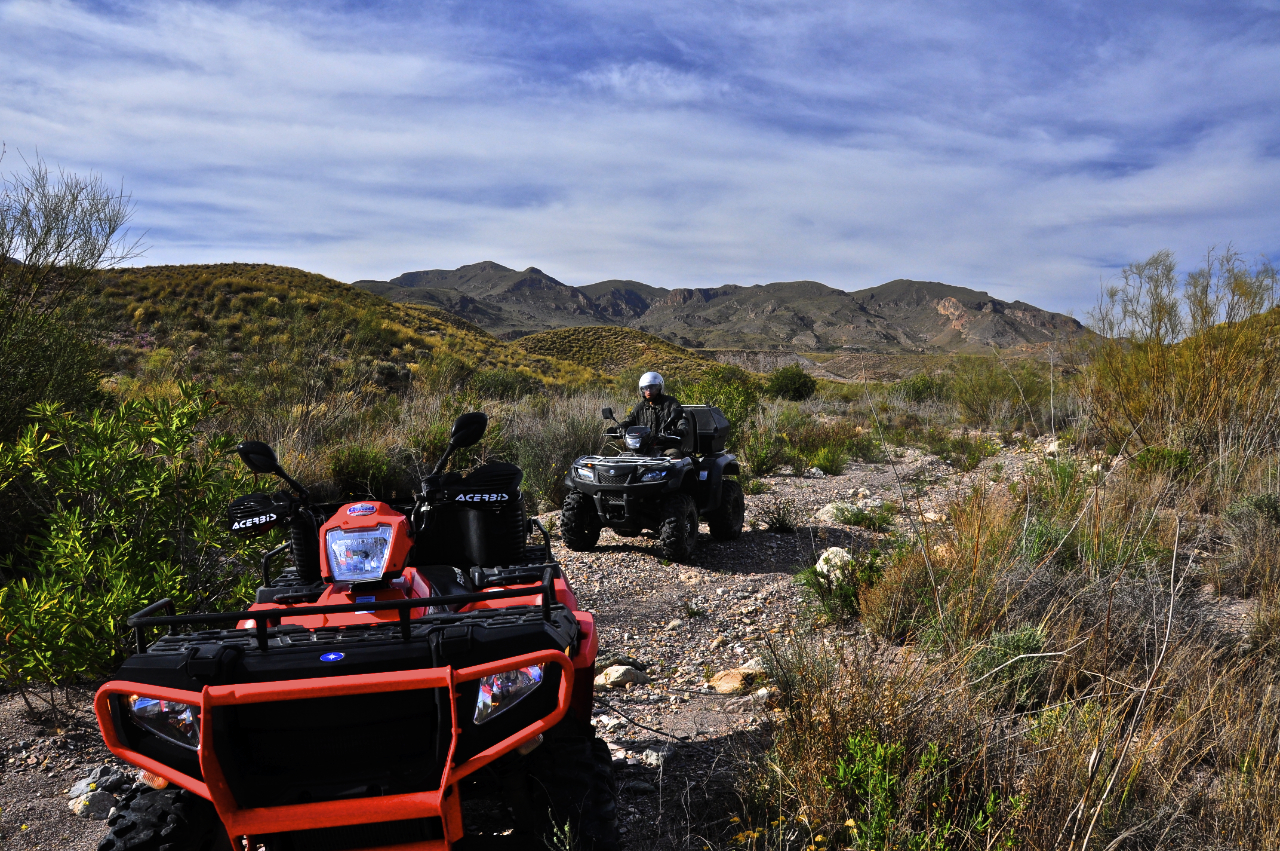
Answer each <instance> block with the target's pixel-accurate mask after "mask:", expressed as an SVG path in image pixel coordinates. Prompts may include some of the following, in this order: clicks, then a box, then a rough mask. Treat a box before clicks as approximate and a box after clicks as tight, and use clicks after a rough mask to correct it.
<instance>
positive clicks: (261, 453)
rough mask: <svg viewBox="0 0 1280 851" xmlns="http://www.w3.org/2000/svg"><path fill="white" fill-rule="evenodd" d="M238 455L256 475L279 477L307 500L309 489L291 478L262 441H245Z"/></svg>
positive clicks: (239, 447) (237, 449)
mask: <svg viewBox="0 0 1280 851" xmlns="http://www.w3.org/2000/svg"><path fill="white" fill-rule="evenodd" d="M236 454H237V455H239V456H240V460H241V461H243V462H244V465H245V466H246V467H248V468H249V469H250V470H252V471H253V472H255V473H259V474H261V475H264V476H279V477H280V478H281V479H283V480H284V481H285V483H286V484H287V485H289V487H291V488H293V489H294V490H295V491H297V492H298V495H299V496H301V497H302V498H303V499H306V498H307V489H306V488H304V487H303V486H302V485H300V484H298V483H297V482H295V481H294V480H293V479H291V478H289V474H288V473H286V472H285V471H284V468H283V467H281V466H280V460H279V459H278V458H276V453H275V452H273V451H272V449H271V447H270V446H267V444H265V443H263V442H262V441H261V440H245V441H242V442H241V443H240V445H239V446H237V447H236Z"/></svg>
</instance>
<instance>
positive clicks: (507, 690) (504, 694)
mask: <svg viewBox="0 0 1280 851" xmlns="http://www.w3.org/2000/svg"><path fill="white" fill-rule="evenodd" d="M542 668H543V666H542V665H530V666H528V667H527V668H519V669H517V670H515V671H503V672H502V673H501V674H494V675H493V676H490V677H485V678H484V679H482V680H480V694H479V696H477V697H476V717H475V723H477V724H483V723H484V722H486V721H488V720H489V719H490V718H494V717H496V716H497V715H498V714H500V713H502V712H506V711H507V710H508V709H510V708H511V707H512V706H515V705H516V704H517V703H519V702H520V701H521V700H522V699H523V698H524V697H525V695H527V694H530V693H531V692H532V691H533V690H534V689H536V688H537V687H538V684H539V683H541V682H542Z"/></svg>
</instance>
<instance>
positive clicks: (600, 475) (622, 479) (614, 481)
mask: <svg viewBox="0 0 1280 851" xmlns="http://www.w3.org/2000/svg"><path fill="white" fill-rule="evenodd" d="M596 478H597V480H599V482H600V484H602V485H625V484H626V483H627V479H629V478H631V475H630V474H629V473H623V474H622V475H621V476H611V475H609V474H608V473H606V472H603V471H602V470H600V469H599V468H598V467H597V468H596Z"/></svg>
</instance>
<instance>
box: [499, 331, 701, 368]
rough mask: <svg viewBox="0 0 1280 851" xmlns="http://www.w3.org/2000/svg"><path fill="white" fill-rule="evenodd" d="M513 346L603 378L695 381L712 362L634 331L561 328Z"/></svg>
mask: <svg viewBox="0 0 1280 851" xmlns="http://www.w3.org/2000/svg"><path fill="white" fill-rule="evenodd" d="M515 345H517V346H519V347H520V348H522V349H524V350H525V351H527V352H529V353H530V354H532V355H540V356H542V357H547V358H557V359H559V360H565V361H571V362H573V363H576V364H580V365H582V366H586V367H590V368H591V369H594V370H598V371H599V372H602V373H604V374H606V375H619V374H622V373H625V372H628V371H631V370H635V369H644V370H651V369H652V370H656V371H658V372H660V373H662V374H663V375H664V376H666V377H667V378H673V377H676V376H680V377H682V378H695V377H697V376H698V375H700V374H701V373H702V372H703V371H704V370H705V369H706V368H707V367H709V366H712V365H713V364H714V363H715V361H712V360H710V359H708V358H705V357H703V356H701V355H699V354H696V353H693V352H690V351H688V350H687V349H682V348H680V347H679V346H676V345H673V344H672V343H669V342H667V341H666V340H664V339H662V338H661V337H655V336H654V335H652V334H646V333H645V332H644V331H638V330H636V329H634V328H618V327H613V326H601V325H596V326H589V327H578V328H561V329H559V330H556V331H543V332H541V333H538V334H530V335H529V336H527V337H521V338H520V339H519V340H517V341H516V342H515Z"/></svg>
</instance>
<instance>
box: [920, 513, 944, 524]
mask: <svg viewBox="0 0 1280 851" xmlns="http://www.w3.org/2000/svg"><path fill="white" fill-rule="evenodd" d="M920 519H921V520H923V521H924V522H926V523H942V522H944V521H945V520H946V519H947V515H945V514H939V513H938V512H936V511H926V512H925V513H924V514H922V515H921V516H920Z"/></svg>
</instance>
